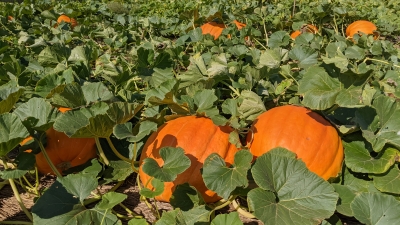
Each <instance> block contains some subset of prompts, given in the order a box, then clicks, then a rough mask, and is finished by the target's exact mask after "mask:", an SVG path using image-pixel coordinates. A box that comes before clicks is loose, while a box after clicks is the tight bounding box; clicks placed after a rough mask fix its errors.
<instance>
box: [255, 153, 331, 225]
mask: <svg viewBox="0 0 400 225" xmlns="http://www.w3.org/2000/svg"><path fill="white" fill-rule="evenodd" d="M251 172H252V174H253V178H254V181H255V182H256V184H257V185H258V186H259V188H255V189H252V190H251V191H250V192H249V193H248V202H249V207H250V210H251V211H254V215H255V216H256V217H257V218H258V219H260V220H261V221H263V222H264V224H302V225H303V224H316V223H320V222H321V221H322V220H323V219H325V218H329V217H330V216H331V215H332V214H333V213H334V211H335V208H336V202H337V200H338V197H339V196H338V194H337V193H335V192H334V188H333V187H332V186H331V185H330V184H329V183H328V182H326V181H325V180H323V179H322V178H320V177H319V176H318V175H316V174H315V173H312V172H310V171H309V170H308V169H307V167H306V166H305V164H304V162H302V161H301V160H296V159H295V154H294V153H292V152H289V151H288V150H286V149H283V148H275V149H273V150H271V151H269V152H268V153H265V154H263V155H261V156H260V157H258V158H257V160H256V162H255V164H254V166H253V167H252V169H251Z"/></svg>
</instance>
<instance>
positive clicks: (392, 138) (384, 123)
mask: <svg viewBox="0 0 400 225" xmlns="http://www.w3.org/2000/svg"><path fill="white" fill-rule="evenodd" d="M372 105H373V107H374V108H375V109H376V112H377V114H378V117H379V123H380V129H379V130H378V131H377V132H376V133H375V135H374V136H375V137H374V138H367V140H368V141H369V142H371V144H372V146H373V149H374V151H376V152H379V151H381V150H382V149H383V147H384V145H385V144H386V143H388V144H392V145H394V146H396V147H400V135H399V133H398V132H399V131H400V120H399V119H398V118H400V103H399V102H397V101H396V100H395V99H393V98H390V97H387V96H379V97H377V98H376V99H375V100H374V102H373V103H372Z"/></svg>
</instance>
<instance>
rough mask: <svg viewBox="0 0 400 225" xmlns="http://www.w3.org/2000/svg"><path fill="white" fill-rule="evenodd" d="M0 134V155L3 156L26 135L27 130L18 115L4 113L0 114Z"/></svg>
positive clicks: (27, 133)
mask: <svg viewBox="0 0 400 225" xmlns="http://www.w3.org/2000/svg"><path fill="white" fill-rule="evenodd" d="M0 134H1V135H0V156H5V155H7V153H8V152H10V151H11V150H13V149H14V148H15V147H16V146H17V145H19V143H20V142H21V141H22V140H24V139H25V138H26V137H28V135H29V132H28V130H27V129H26V128H25V126H24V125H23V124H22V122H21V120H20V119H19V118H18V116H16V115H14V114H11V113H4V114H1V115H0Z"/></svg>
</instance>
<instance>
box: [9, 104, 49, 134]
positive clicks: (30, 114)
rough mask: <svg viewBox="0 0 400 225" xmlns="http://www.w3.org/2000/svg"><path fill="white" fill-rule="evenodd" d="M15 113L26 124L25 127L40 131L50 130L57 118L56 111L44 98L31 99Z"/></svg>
mask: <svg viewBox="0 0 400 225" xmlns="http://www.w3.org/2000/svg"><path fill="white" fill-rule="evenodd" d="M14 113H15V114H16V115H17V116H18V117H19V118H20V119H21V121H23V122H24V123H25V126H27V127H28V128H31V129H37V130H40V131H46V130H48V129H49V128H50V127H51V126H52V124H53V122H54V120H55V118H56V111H55V109H54V108H53V107H52V106H51V104H50V103H48V102H46V101H45V100H44V99H43V98H31V99H29V100H28V101H27V102H25V103H22V104H21V105H19V106H18V108H16V109H15V111H14Z"/></svg>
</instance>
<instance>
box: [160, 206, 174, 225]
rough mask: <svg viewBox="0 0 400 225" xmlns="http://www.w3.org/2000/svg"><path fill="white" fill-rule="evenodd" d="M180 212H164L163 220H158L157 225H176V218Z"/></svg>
mask: <svg viewBox="0 0 400 225" xmlns="http://www.w3.org/2000/svg"><path fill="white" fill-rule="evenodd" d="M179 212H180V209H174V210H171V211H167V212H164V213H163V214H162V215H161V218H160V219H159V220H157V222H156V223H155V225H175V224H176V216H177V215H178V213H179Z"/></svg>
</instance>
